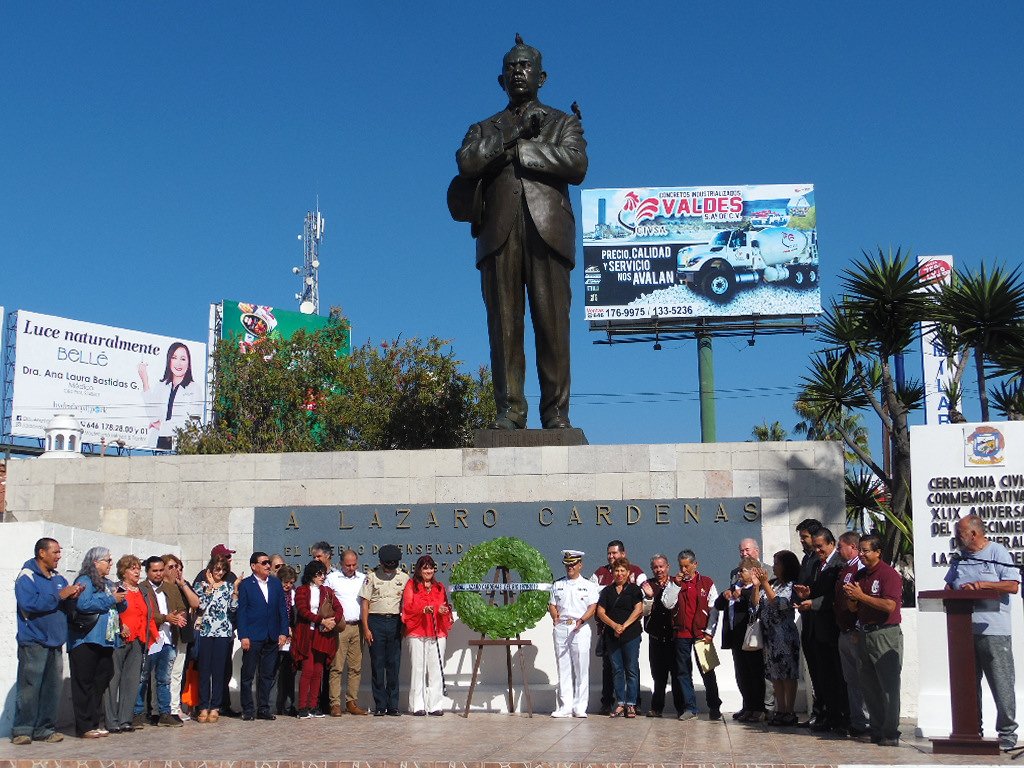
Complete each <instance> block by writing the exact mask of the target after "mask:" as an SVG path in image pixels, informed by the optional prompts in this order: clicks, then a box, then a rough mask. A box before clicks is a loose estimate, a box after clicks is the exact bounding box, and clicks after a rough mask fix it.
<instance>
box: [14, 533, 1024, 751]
mask: <svg viewBox="0 0 1024 768" xmlns="http://www.w3.org/2000/svg"><path fill="white" fill-rule="evenodd" d="M797 532H798V534H799V538H800V542H801V545H802V549H803V553H802V557H798V555H797V554H796V553H794V552H792V551H789V550H781V551H779V552H776V553H774V555H773V556H772V558H771V564H770V566H769V565H768V564H766V563H763V562H762V560H761V553H760V548H759V546H758V543H757V542H756V541H755V540H753V539H744V540H743V541H741V542H740V543H739V547H738V549H739V562H738V564H737V566H736V568H735V569H733V570H732V572H731V573H730V576H729V584H728V585H727V587H726V588H725V589H724V590H723V591H722V592H721V593H719V592H718V590H717V589H716V587H715V584H714V581H713V579H711V578H710V577H709V576H707V575H704V574H702V573H701V572H700V569H699V563H698V558H697V555H696V553H695V552H694V551H693V550H692V549H683V550H682V551H681V552H679V553H678V556H677V557H676V558H675V560H676V563H677V565H678V570H677V571H676V573H675V574H674V575H673V574H672V570H673V568H672V563H671V561H670V560H669V558H668V557H667V556H666V555H663V554H656V555H655V556H654V557H652V558H651V561H650V566H651V568H650V574H647V573H645V572H644V570H643V569H642V568H640V567H639V566H637V565H635V564H633V563H631V562H630V560H629V559H628V557H627V556H626V548H625V545H624V544H623V542H621V541H619V540H614V541H611V542H609V544H608V547H607V552H606V556H607V565H603V566H601V567H600V568H598V569H597V570H596V571H595V572H594V573H593V574H592V575H591V576H590V577H589V578H586V577H584V576H583V575H582V572H583V556H584V553H583V552H580V551H578V550H572V549H567V550H563V553H562V555H563V557H562V562H563V565H564V567H565V572H566V575H565V576H564V577H562V578H559V579H557V580H556V581H555V582H554V584H553V585H552V588H551V592H550V601H549V606H548V608H549V613H550V616H551V620H552V623H553V638H554V646H555V658H556V663H557V672H558V683H557V689H556V707H555V710H554V711H553V712H552V714H551V716H552V717H556V718H568V717H579V718H583V717H587V716H588V709H589V692H590V671H589V666H590V658H591V651H592V645H593V644H594V640H593V633H592V629H591V625H592V623H593V625H594V626H595V627H596V635H597V640H596V647H595V649H594V650H596V654H597V656H599V657H600V658H601V660H602V687H601V700H600V709H599V710H598V711H599V714H601V715H606V716H609V717H612V718H619V717H621V718H626V719H629V718H636V717H637V716H638V715H639V714H641V691H640V663H639V657H640V649H641V643H642V639H643V636H644V635H645V634H646V635H647V652H648V658H649V662H650V670H651V676H652V680H653V687H652V690H651V692H650V699H649V705H648V707H647V709H646V712H643V714H645V716H646V717H652V718H660V717H663V716H664V715H665V713H666V710H667V708H666V692H667V689H670V690H671V694H672V705H673V710H674V713H675V715H676V717H677V718H678V719H679V720H690V719H692V718H695V717H697V716H698V714H699V709H698V700H697V693H696V689H695V686H694V681H693V672H694V668H695V667H696V670H697V673H698V674H699V675H700V678H701V680H702V683H703V686H704V691H705V704H706V707H707V716H708V718H709V719H711V720H719V719H721V718H722V712H721V705H722V701H721V698H720V696H719V692H718V681H717V678H716V673H715V667H716V666H717V654H716V652H715V650H714V637H715V634H716V632H717V630H718V626H719V625H721V628H722V631H721V641H720V645H721V647H722V648H724V649H728V650H730V651H731V654H732V658H733V667H734V670H735V675H736V684H737V686H738V688H739V692H740V695H741V698H742V705H741V707H740V709H739V710H737V711H736V712H734V713H733V714H732V718H733V719H734V720H737V721H739V722H744V723H756V722H764V723H766V724H767V725H769V726H778V727H792V726H804V727H808V728H810V729H811V730H813V731H815V732H829V733H832V734H836V735H840V736H851V737H862V738H864V739H865V740H870V741H871V742H873V743H875V744H880V745H882V746H896V745H898V743H899V737H900V731H899V713H900V674H901V670H902V655H903V639H902V632H901V629H900V621H901V616H900V608H901V605H902V595H903V582H902V578H901V577H900V575H899V574H898V573H897V572H896V571H895V570H894V569H893V568H892V567H890V566H889V565H888V564H887V563H886V562H885V561H884V560H883V558H882V543H881V540H880V539H879V537H878V536H877V535H874V534H866V535H860V534H857V533H854V532H845V533H843V534H842V535H841V536H839V538H838V539H836V538H835V537H834V535H833V534H832V532H831V531H830V530H829V529H828V528H826V527H824V526H822V525H821V524H820V523H819V522H818V521H817V520H811V519H808V520H804V521H803V522H801V523H800V525H799V526H797ZM957 536H958V538H959V540H960V543H961V547H962V552H965V553H967V554H966V556H964V557H962V558H959V559H956V560H955V562H954V564H953V565H952V566H951V568H950V572H949V574H948V575H947V583H948V585H949V588H951V589H995V590H996V591H998V592H1000V593H1001V594H1002V596H1003V598H1004V599H1002V600H1000V601H998V604H997V605H992V606H988V608H989V609H990V610H988V612H987V613H982V614H981V615H980V616H979V614H978V613H977V612H976V614H975V619H976V621H975V651H976V657H977V661H978V669H979V672H978V677H979V696H980V680H981V676H982V675H983V674H984V675H985V677H986V678H987V679H988V681H989V684H990V686H991V687H992V689H993V693H994V696H995V699H996V706H997V713H998V715H997V723H996V727H997V730H998V732H999V735H1000V744H1001V746H1002V747H1003V748H1004V749H1010V748H1013V747H1014V746H1015V744H1016V738H1017V737H1016V730H1017V724H1016V721H1015V711H1014V674H1013V657H1012V652H1011V651H1010V642H1009V627H1010V621H1009V595H1010V594H1013V593H1015V592H1016V591H1017V585H1018V583H1019V576H1018V574H1017V571H1016V570H1015V569H1014V568H1012V567H1011V565H1010V564H1011V563H1012V561H1011V560H1010V559H1009V554H1008V553H1006V552H1005V549H1002V548H1001V547H1000V545H999V544H997V543H995V542H990V541H989V540H988V539H987V538H986V537H985V533H984V525H983V523H982V521H981V520H980V519H978V518H977V517H976V516H969V517H966V518H964V519H962V520H961V521H959V523H958V524H957ZM310 552H311V555H312V558H313V559H312V560H311V561H310V562H309V563H307V564H306V565H305V566H304V567H303V568H302V573H301V575H300V574H299V573H297V571H296V570H295V569H293V568H292V567H291V566H289V565H287V564H286V562H285V560H284V558H282V557H281V556H279V555H273V556H271V555H268V554H267V553H265V552H254V553H252V555H251V556H250V558H249V568H250V570H251V575H250V576H248V577H246V578H241V579H240V578H238V577H236V575H235V574H234V572H233V571H232V556H233V555H234V554H235V553H234V551H233V550H230V549H228V548H227V547H226V546H225V545H223V544H221V545H217V546H216V547H214V548H213V550H212V551H211V553H210V560H209V562H208V563H207V565H206V567H205V568H204V569H203V570H202V571H201V572H200V573H198V574H197V575H196V577H195V578H194V579H192V580H191V581H189V580H187V579H185V578H184V574H183V572H182V570H183V564H182V562H181V560H180V559H179V558H178V557H177V556H176V555H173V554H168V555H163V556H152V557H148V558H146V559H145V560H140V559H139V558H138V557H136V556H135V555H132V554H126V555H123V556H121V557H120V558H119V559H118V560H117V562H116V563H115V562H114V559H113V556H112V554H111V552H110V551H109V550H108V549H106V548H104V547H93V548H92V549H90V550H89V551H88V552H86V554H85V557H84V558H83V561H82V564H81V568H80V570H79V572H78V575H77V576H76V577H75V578H74V580H73V581H72V583H70V584H69V583H68V582H67V580H66V579H65V578H64V577H63V576H62V575H61V574H60V572H59V571H58V563H59V562H60V558H61V547H60V544H59V543H58V542H57V541H56V540H54V539H52V538H43V539H40V540H39V541H38V542H36V547H35V556H34V557H33V558H32V559H30V560H28V561H27V562H26V563H25V565H24V567H23V569H22V571H21V572H20V574H19V576H18V578H17V580H16V582H15V594H16V598H17V604H18V682H17V706H16V713H15V721H14V727H13V731H12V740H13V742H14V743H15V744H29V743H31V742H32V741H33V740H36V741H43V742H55V741H60V740H61V739H62V738H63V737H62V736H61V734H60V733H59V732H57V731H56V727H55V721H56V708H57V702H58V701H59V695H58V694H59V688H60V684H61V680H62V677H63V657H62V648H63V647H64V646H66V647H67V652H68V658H69V663H70V677H71V696H72V705H73V710H74V720H75V731H76V733H77V735H78V736H80V737H82V738H86V739H93V738H102V737H105V736H107V735H109V734H111V733H125V732H131V731H135V730H138V729H140V728H144V727H147V726H152V725H156V726H165V727H180V726H181V725H182V724H183V722H184V721H186V720H190V719H194V720H195V722H196V723H201V724H209V723H216V722H217V721H218V720H219V719H220V718H221V717H224V716H227V717H241V718H242V719H243V720H274V719H276V717H277V716H280V715H292V716H295V717H299V718H303V719H305V718H320V717H326V716H331V717H339V716H341V715H342V714H343V713H347V714H350V715H357V716H363V715H368V714H371V713H372V714H373V715H374V716H378V717H385V716H390V717H397V716H400V715H401V714H402V711H401V708H400V696H399V679H400V676H401V668H400V664H401V658H402V642H403V639H404V642H405V644H406V645H407V647H408V650H409V658H410V660H411V666H412V670H411V675H410V678H409V691H408V701H409V707H408V711H410V712H411V713H412V714H413V715H414V716H428V715H429V716H434V717H440V716H442V715H443V714H444V706H443V686H444V677H443V659H444V656H445V652H446V648H445V643H446V638H447V636H448V634H449V631H450V629H451V626H452V621H453V614H452V607H451V603H450V600H449V595H448V590H447V589H446V587H445V585H444V584H442V583H441V582H440V581H439V580H438V579H437V578H436V576H437V564H436V563H435V562H434V560H433V559H432V558H431V557H430V556H429V555H424V556H423V557H420V558H419V559H418V560H417V561H416V562H415V565H414V566H413V567H412V568H411V574H410V573H406V572H405V571H404V570H403V569H402V568H401V567H400V566H401V559H402V556H401V550H400V549H399V548H398V547H397V546H394V545H385V546H382V547H381V548H380V549H379V565H378V566H377V567H375V568H373V569H372V570H368V571H366V572H364V571H363V570H361V569H360V566H359V558H358V555H357V554H356V553H355V552H353V551H351V550H348V551H345V552H343V553H342V554H341V558H340V566H341V567H340V568H335V567H334V566H333V564H332V558H333V549H332V547H331V545H330V544H328V543H327V542H323V541H321V542H317V543H316V544H314V545H313V546H312V547H311V548H310ZM981 555H984V557H982V556H981ZM112 572H113V573H112ZM592 620H593V621H592ZM236 638H237V641H238V643H239V644H240V646H241V651H242V663H241V674H240V680H239V683H240V685H239V689H240V703H241V711H240V712H239V711H235V710H233V709H231V703H230V698H229V691H230V680H231V676H232V658H231V657H232V651H233V648H234V644H235V641H236ZM364 646H365V647H366V649H367V651H368V654H369V657H370V668H371V675H372V685H371V688H372V693H373V705H372V709H371V710H369V711H367V710H365V709H363V708H362V707H360V705H359V701H358V697H359V686H360V681H361V675H362V656H363V649H364ZM802 667H806V669H807V671H808V675H807V677H808V679H809V682H810V686H811V690H812V691H813V702H814V703H813V707H812V711H811V712H810V713H809V717H808V718H807V719H806V720H804V721H803V722H801V721H800V720H799V719H798V717H797V714H796V701H795V699H796V691H797V681H798V679H799V678H800V677H801V669H802ZM343 678H344V680H345V683H346V685H345V692H344V697H343V696H342V680H343ZM769 683H770V685H768V684H769Z"/></svg>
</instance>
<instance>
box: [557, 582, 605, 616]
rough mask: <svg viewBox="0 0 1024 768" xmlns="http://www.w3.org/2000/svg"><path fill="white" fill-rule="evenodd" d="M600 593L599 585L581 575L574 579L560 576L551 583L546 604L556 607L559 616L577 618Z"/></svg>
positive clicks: (595, 600) (595, 601) (593, 602)
mask: <svg viewBox="0 0 1024 768" xmlns="http://www.w3.org/2000/svg"><path fill="white" fill-rule="evenodd" d="M600 595H601V587H599V586H598V585H597V584H595V583H594V582H592V581H590V580H589V579H584V578H583V577H582V576H577V577H576V578H575V579H570V578H569V577H568V576H562V577H561V578H560V579H556V580H555V583H554V584H552V585H551V599H550V600H548V604H549V605H553V606H555V608H557V609H558V616H559V618H562V619H579V618H581V617H582V616H583V614H585V613H586V612H587V611H588V610H590V606H592V605H594V604H595V603H597V598H598V597H600Z"/></svg>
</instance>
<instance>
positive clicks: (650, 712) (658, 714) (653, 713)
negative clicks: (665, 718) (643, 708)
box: [647, 709, 661, 717]
mask: <svg viewBox="0 0 1024 768" xmlns="http://www.w3.org/2000/svg"><path fill="white" fill-rule="evenodd" d="M647 717H661V712H659V711H658V710H656V709H648V710H647Z"/></svg>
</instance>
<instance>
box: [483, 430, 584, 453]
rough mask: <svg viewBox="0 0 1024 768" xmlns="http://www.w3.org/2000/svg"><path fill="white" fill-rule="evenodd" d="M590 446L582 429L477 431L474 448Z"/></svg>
mask: <svg viewBox="0 0 1024 768" xmlns="http://www.w3.org/2000/svg"><path fill="white" fill-rule="evenodd" d="M552 445H554V446H576V445H590V443H588V442H587V436H586V435H585V434H583V430H582V429H577V428H576V427H571V428H569V429H477V430H474V432H473V447H474V448H541V447H544V446H552Z"/></svg>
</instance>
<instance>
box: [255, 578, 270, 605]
mask: <svg viewBox="0 0 1024 768" xmlns="http://www.w3.org/2000/svg"><path fill="white" fill-rule="evenodd" d="M252 576H253V578H254V579H256V584H258V585H259V588H260V592H262V593H263V599H264V600H266V601H267V604H268V605H269V604H270V587H269V586H267V582H268V581H269V579H261V578H260V577H259V576H257V575H256V574H255V573H254V574H253V575H252Z"/></svg>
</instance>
